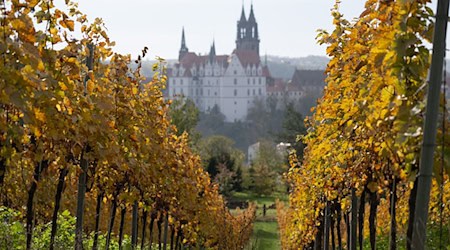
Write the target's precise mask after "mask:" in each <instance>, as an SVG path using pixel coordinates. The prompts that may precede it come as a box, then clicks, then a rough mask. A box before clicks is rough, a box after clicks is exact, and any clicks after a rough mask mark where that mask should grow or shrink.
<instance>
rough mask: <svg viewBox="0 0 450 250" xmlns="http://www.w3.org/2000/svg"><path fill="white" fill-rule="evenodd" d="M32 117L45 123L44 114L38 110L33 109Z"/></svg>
mask: <svg viewBox="0 0 450 250" xmlns="http://www.w3.org/2000/svg"><path fill="white" fill-rule="evenodd" d="M34 115H35V117H36V119H37V120H38V121H41V122H45V114H44V113H43V112H42V111H41V110H39V109H38V108H35V109H34Z"/></svg>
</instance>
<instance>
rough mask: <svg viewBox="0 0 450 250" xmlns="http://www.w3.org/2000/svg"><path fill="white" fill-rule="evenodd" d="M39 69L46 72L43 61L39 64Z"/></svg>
mask: <svg viewBox="0 0 450 250" xmlns="http://www.w3.org/2000/svg"><path fill="white" fill-rule="evenodd" d="M37 69H38V70H39V71H44V70H45V67H44V63H43V62H42V61H39V62H38V65H37Z"/></svg>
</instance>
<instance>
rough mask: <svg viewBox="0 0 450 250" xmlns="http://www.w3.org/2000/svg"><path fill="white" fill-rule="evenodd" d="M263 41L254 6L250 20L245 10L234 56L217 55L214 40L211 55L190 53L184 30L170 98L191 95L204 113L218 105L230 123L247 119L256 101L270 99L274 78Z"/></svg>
mask: <svg viewBox="0 0 450 250" xmlns="http://www.w3.org/2000/svg"><path fill="white" fill-rule="evenodd" d="M259 43H260V40H259V35H258V24H257V22H256V19H255V15H254V12H253V6H252V7H251V10H250V14H249V18H248V19H247V18H246V17H245V12H244V9H242V14H241V18H240V20H239V21H238V24H237V39H236V49H235V50H234V51H233V52H232V53H231V55H216V50H215V44H214V42H213V45H212V46H211V49H210V52H209V54H208V55H204V56H201V55H197V54H196V53H193V52H189V50H188V48H187V46H186V40H185V34H184V29H183V32H182V39H181V48H180V51H179V57H178V63H176V64H174V65H172V66H171V67H169V70H168V85H167V95H168V97H169V98H177V97H179V96H184V97H186V98H190V99H192V100H193V101H194V103H195V104H196V105H197V107H198V108H199V110H200V111H202V112H208V111H209V110H211V109H212V108H213V107H214V106H215V105H217V107H218V108H219V110H220V111H221V112H222V113H223V114H224V115H225V121H227V122H236V121H242V120H245V119H246V117H247V112H248V109H249V108H250V107H251V106H252V105H253V102H254V100H255V99H256V98H261V99H264V98H266V96H267V82H268V81H270V80H269V78H270V73H269V70H268V68H267V65H262V63H261V59H260V55H259Z"/></svg>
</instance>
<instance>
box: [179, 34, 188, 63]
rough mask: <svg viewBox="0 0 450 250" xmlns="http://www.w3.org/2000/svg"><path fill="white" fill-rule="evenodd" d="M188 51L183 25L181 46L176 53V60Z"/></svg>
mask: <svg viewBox="0 0 450 250" xmlns="http://www.w3.org/2000/svg"><path fill="white" fill-rule="evenodd" d="M188 52H189V49H188V48H187V47H186V38H185V37H184V27H183V31H182V32H181V48H180V52H179V53H178V61H181V59H182V58H183V57H184V56H185V55H186V54H187V53H188Z"/></svg>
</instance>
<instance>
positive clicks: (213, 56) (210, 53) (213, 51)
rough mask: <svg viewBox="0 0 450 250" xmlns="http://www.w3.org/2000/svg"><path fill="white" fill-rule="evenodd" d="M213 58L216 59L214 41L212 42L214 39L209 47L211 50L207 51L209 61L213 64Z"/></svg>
mask: <svg viewBox="0 0 450 250" xmlns="http://www.w3.org/2000/svg"><path fill="white" fill-rule="evenodd" d="M215 57H216V45H215V41H214V39H213V43H212V45H211V49H210V50H209V61H210V62H211V63H213V62H214V59H215Z"/></svg>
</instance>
